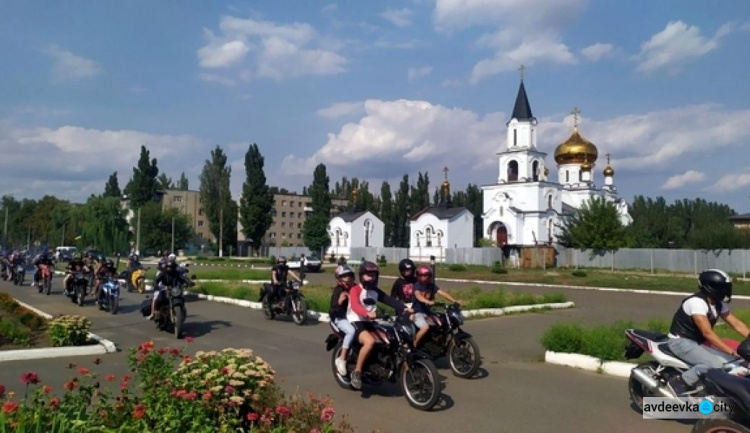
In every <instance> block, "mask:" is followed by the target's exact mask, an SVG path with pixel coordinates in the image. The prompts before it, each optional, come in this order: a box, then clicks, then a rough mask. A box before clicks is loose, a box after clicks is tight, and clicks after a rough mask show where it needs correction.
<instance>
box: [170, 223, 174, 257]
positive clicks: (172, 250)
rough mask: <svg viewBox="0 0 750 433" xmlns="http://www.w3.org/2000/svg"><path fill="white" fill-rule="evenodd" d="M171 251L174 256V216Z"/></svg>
mask: <svg viewBox="0 0 750 433" xmlns="http://www.w3.org/2000/svg"><path fill="white" fill-rule="evenodd" d="M170 251H171V252H172V253H173V254H174V216H172V248H170Z"/></svg>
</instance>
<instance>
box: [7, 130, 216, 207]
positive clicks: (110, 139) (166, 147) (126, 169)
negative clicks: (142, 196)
mask: <svg viewBox="0 0 750 433" xmlns="http://www.w3.org/2000/svg"><path fill="white" fill-rule="evenodd" d="M141 145H144V146H146V148H147V149H148V150H149V151H150V153H151V157H152V158H157V160H158V166H159V170H160V171H164V172H166V173H167V174H169V175H170V176H172V177H175V175H179V173H181V172H183V171H185V172H186V173H188V174H189V175H191V176H197V174H198V172H199V170H200V167H201V165H200V159H198V158H196V157H195V156H196V155H198V154H200V153H204V152H205V153H206V155H208V152H209V148H208V145H206V144H204V143H202V142H201V141H200V140H198V139H196V138H195V137H192V136H189V135H156V134H149V133H146V132H141V131H133V130H100V129H87V128H83V127H80V126H73V125H68V126H61V127H59V128H32V129H24V128H16V127H13V126H12V125H6V127H4V128H0V152H1V153H2V154H3V155H5V157H4V158H0V172H2V173H4V176H2V177H0V190H2V191H6V192H7V193H9V194H21V195H22V196H23V197H41V196H42V195H44V194H49V192H50V189H49V188H50V185H55V191H57V192H56V193H55V194H56V195H58V196H59V197H61V198H65V199H71V200H77V201H84V200H85V199H86V198H87V197H88V196H89V195H90V194H101V192H102V191H103V190H104V184H105V182H106V180H107V177H108V176H109V175H110V174H111V173H112V172H114V171H117V172H118V176H119V181H120V187H121V188H123V187H124V186H125V184H126V183H127V181H128V179H129V178H130V176H131V175H132V173H133V167H134V166H135V165H136V163H137V160H138V156H139V152H140V146H141ZM17 149H24V151H23V152H18V151H17ZM39 155H44V157H45V160H47V161H53V163H49V164H46V165H45V168H44V170H33V169H30V167H35V166H38V165H39ZM113 155H115V156H116V157H115V158H113ZM196 160H197V161H198V162H197V163H196ZM103 161H106V163H103Z"/></svg>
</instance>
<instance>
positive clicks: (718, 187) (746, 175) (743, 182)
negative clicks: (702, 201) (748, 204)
mask: <svg viewBox="0 0 750 433" xmlns="http://www.w3.org/2000/svg"><path fill="white" fill-rule="evenodd" d="M748 186H750V169H745V170H743V171H738V172H734V173H728V174H725V175H724V176H722V177H721V178H720V179H719V180H717V181H716V183H714V184H713V185H711V186H709V187H708V188H706V189H705V190H706V191H712V192H717V193H722V192H724V193H726V192H732V191H737V190H739V189H745V188H747V187H748Z"/></svg>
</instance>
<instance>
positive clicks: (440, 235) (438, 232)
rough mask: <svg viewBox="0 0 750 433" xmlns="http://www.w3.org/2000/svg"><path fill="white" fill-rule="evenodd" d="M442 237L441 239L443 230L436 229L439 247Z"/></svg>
mask: <svg viewBox="0 0 750 433" xmlns="http://www.w3.org/2000/svg"><path fill="white" fill-rule="evenodd" d="M442 239H443V231H442V230H438V231H437V241H438V248H440V247H441V246H442V242H441V240H442Z"/></svg>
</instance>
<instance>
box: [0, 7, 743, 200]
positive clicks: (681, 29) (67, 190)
mask: <svg viewBox="0 0 750 433" xmlns="http://www.w3.org/2000/svg"><path fill="white" fill-rule="evenodd" d="M748 42H750V2H747V1H744V0H734V1H725V2H722V3H721V7H716V6H715V5H713V4H712V2H704V1H682V0H679V1H678V0H663V1H659V2H653V1H646V0H634V1H619V0H618V1H615V0H601V1H596V2H594V1H586V0H403V1H385V0H383V1H356V2H352V1H347V2H331V1H321V2H319V1H311V0H309V1H308V0H305V1H302V0H296V1H291V0H275V1H263V2H224V1H210V2H207V1H180V2H176V1H158V2H154V1H121V2H101V1H78V2H75V3H71V2H57V1H34V0H23V1H22V0H6V1H3V2H2V3H0V59H2V62H0V152H2V155H3V158H2V159H0V170H1V171H0V172H1V173H2V176H0V194H13V195H15V196H16V197H18V198H23V197H29V198H39V197H41V196H42V195H44V194H48V193H49V194H54V195H57V196H58V197H63V198H67V199H70V200H73V201H82V200H85V198H86V197H87V196H88V195H90V194H92V193H95V194H97V193H100V192H101V191H102V190H103V186H104V183H105V181H106V179H107V177H108V176H109V174H110V173H112V172H113V171H115V170H117V171H118V174H119V180H120V184H121V186H124V185H125V184H126V182H127V180H128V179H129V177H130V176H131V174H132V167H133V166H134V165H135V163H136V161H137V158H138V154H139V149H140V146H141V145H142V144H143V145H146V146H147V147H148V148H149V149H150V150H151V153H152V156H154V157H156V158H157V159H158V163H159V168H160V169H161V170H162V171H165V172H166V173H167V174H168V175H170V176H171V177H172V178H174V179H176V178H178V177H179V174H180V172H182V171H185V172H186V173H187V175H188V177H189V180H190V186H191V189H196V188H197V187H198V174H199V173H200V170H201V167H202V166H203V163H204V161H205V160H206V159H207V158H208V157H209V153H210V151H211V149H212V148H213V147H214V146H216V145H220V146H222V147H223V148H224V149H225V150H226V152H227V153H228V154H229V157H230V159H231V161H232V167H233V177H232V189H233V192H234V193H235V194H237V195H238V194H239V191H240V188H241V184H242V182H243V181H244V165H243V164H244V154H245V152H246V150H247V147H248V145H249V144H250V143H257V144H258V145H259V147H260V149H261V152H262V153H263V155H264V156H265V160H266V165H265V171H266V175H267V177H268V179H269V183H270V184H272V185H278V186H281V187H285V188H288V189H290V190H296V191H298V192H301V190H302V187H303V186H304V185H308V184H309V183H310V182H311V180H312V171H313V168H314V167H315V165H317V164H318V163H324V164H326V167H327V168H328V173H329V176H330V178H331V180H332V183H333V182H334V181H336V180H339V179H340V178H341V177H342V176H348V177H350V178H351V177H355V176H356V177H359V178H361V179H362V178H364V179H366V180H368V181H369V182H370V185H371V188H372V189H374V190H376V191H379V189H380V184H381V182H382V181H383V180H384V179H386V180H388V181H389V182H390V183H391V186H392V187H393V188H394V189H395V188H396V187H397V184H398V182H399V181H400V178H401V176H402V175H403V174H404V173H408V174H409V175H410V178H412V179H413V178H415V177H416V174H417V172H419V171H421V172H429V174H430V178H431V187H432V188H434V187H435V186H437V185H438V184H439V182H440V180H441V178H442V171H441V169H442V167H444V166H448V167H449V168H450V178H451V183H452V185H453V188H454V190H455V189H457V188H465V186H466V185H467V184H468V183H470V182H471V183H474V184H479V185H485V184H490V183H493V182H494V181H495V180H496V178H497V157H496V153H497V152H498V151H500V150H501V149H502V148H504V146H505V123H506V122H507V121H508V115H509V113H510V111H511V110H512V108H513V102H514V99H515V96H516V92H517V90H518V84H519V71H518V67H519V66H520V65H521V64H524V65H526V70H525V80H524V81H525V84H526V89H527V92H528V96H529V99H530V103H531V107H532V110H533V113H534V115H535V116H536V117H537V118H538V119H539V122H540V125H539V140H538V144H539V147H540V148H541V150H542V151H545V152H547V153H549V156H548V157H547V164H548V166H550V167H551V168H554V160H553V158H552V153H553V152H554V149H555V147H556V146H557V145H558V144H559V143H561V142H563V141H565V139H567V137H568V136H569V135H570V132H571V127H572V116H571V115H570V112H571V110H572V109H573V108H574V107H579V108H580V110H581V112H582V118H581V120H580V130H581V133H582V134H583V135H584V137H586V138H587V139H589V140H591V141H592V142H594V143H595V144H596V145H597V147H598V148H599V153H600V155H604V154H605V153H607V152H610V153H611V154H612V165H613V167H614V168H615V171H616V174H615V184H616V185H617V186H618V188H619V191H620V193H621V195H623V196H624V197H625V198H626V199H628V200H632V197H633V196H634V195H636V194H642V195H646V196H651V197H655V196H659V195H661V196H664V197H666V198H667V199H668V200H670V201H671V200H675V199H680V198H684V197H688V198H695V197H703V198H706V199H708V200H712V201H718V202H721V203H726V204H729V205H730V206H732V207H733V208H734V209H735V210H737V211H738V212H740V213H743V212H748V211H750V198H748V196H749V195H750V158H748V157H749V156H750V147H749V145H750V126H748V125H750V102H748V101H750V86H748V85H747V76H749V75H750V74H749V72H750V67H749V66H750V50H748V48H747V47H748ZM604 166H605V162H604V158H603V156H600V158H599V161H598V163H597V165H596V168H595V181H597V183H598V184H601V183H602V176H601V170H602V169H603V168H604ZM551 171H552V173H555V170H554V169H552V170H551Z"/></svg>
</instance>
